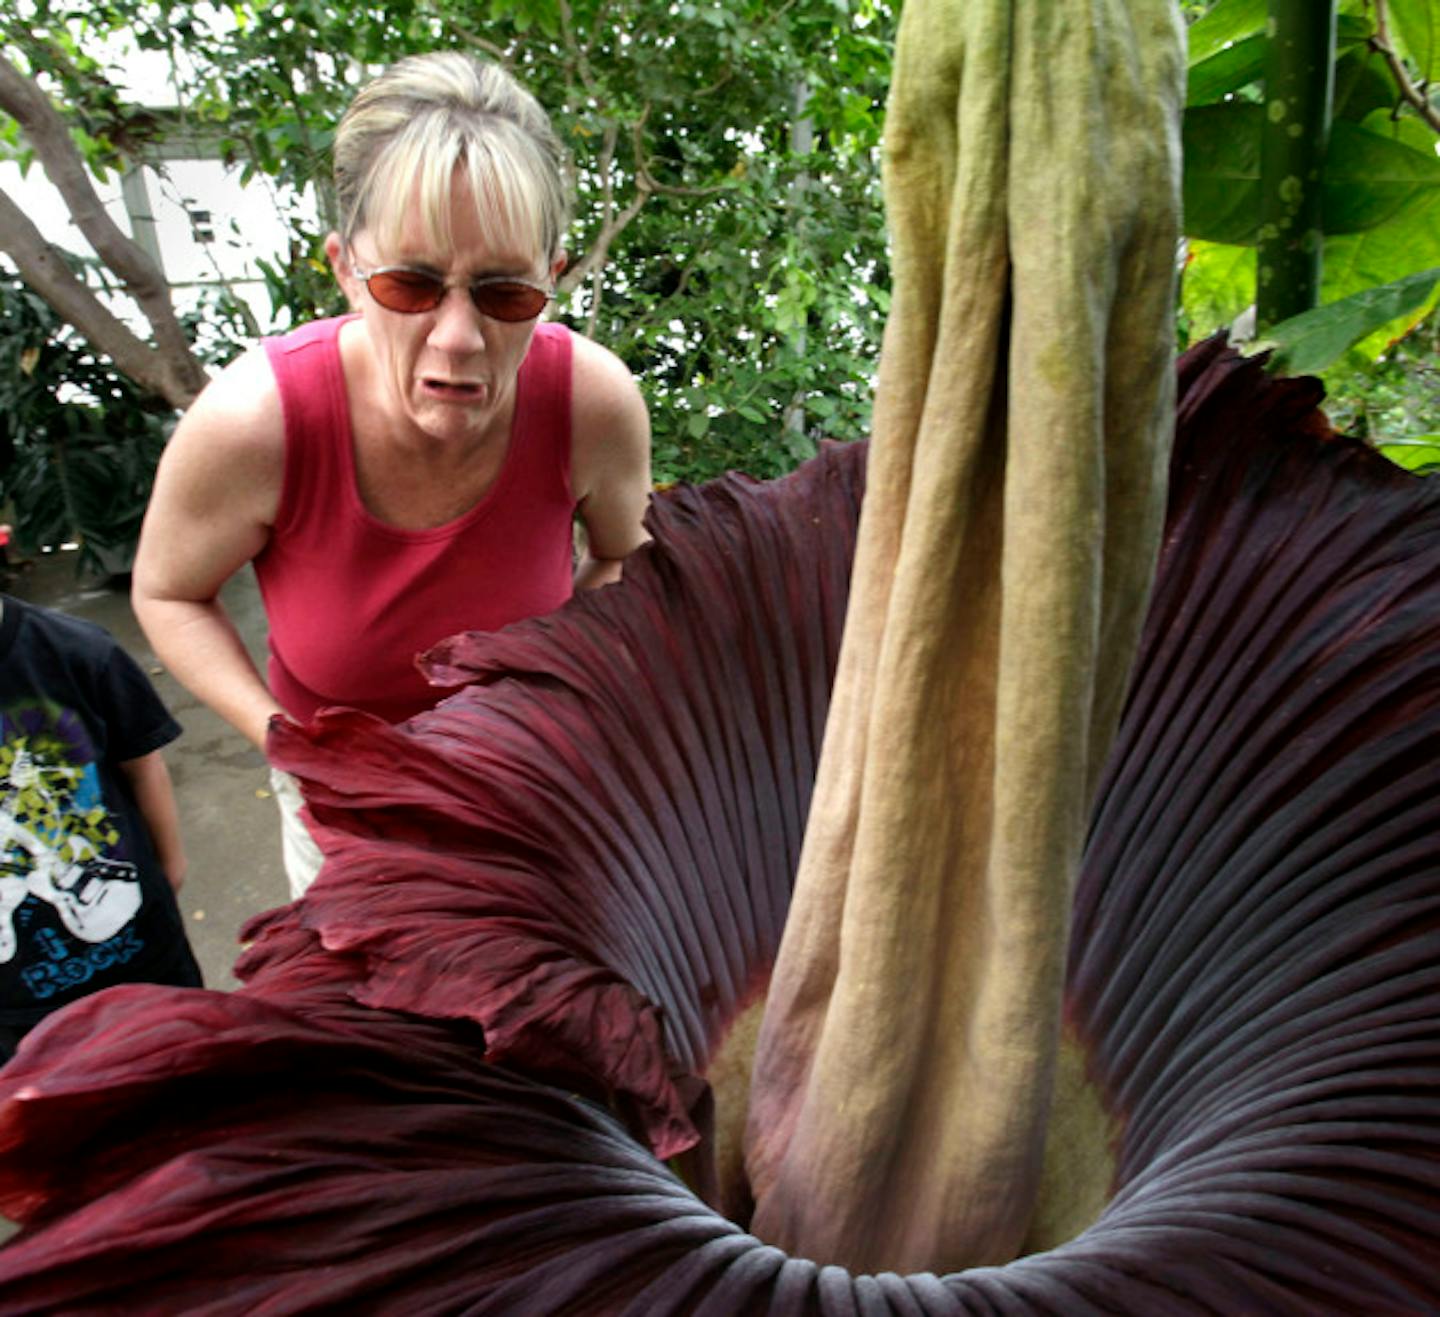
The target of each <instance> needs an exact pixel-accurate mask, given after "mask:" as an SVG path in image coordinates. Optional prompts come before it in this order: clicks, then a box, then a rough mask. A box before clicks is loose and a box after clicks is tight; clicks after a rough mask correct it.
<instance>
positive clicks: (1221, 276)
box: [1180, 241, 1255, 337]
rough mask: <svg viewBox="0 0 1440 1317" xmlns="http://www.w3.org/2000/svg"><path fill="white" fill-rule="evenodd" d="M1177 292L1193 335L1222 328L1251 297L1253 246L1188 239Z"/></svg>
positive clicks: (1253, 281)
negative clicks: (1190, 240)
mask: <svg viewBox="0 0 1440 1317" xmlns="http://www.w3.org/2000/svg"><path fill="white" fill-rule="evenodd" d="M1180 291H1181V304H1182V306H1183V308H1184V310H1185V314H1186V315H1187V317H1188V318H1189V320H1190V325H1191V329H1192V332H1193V334H1194V335H1195V336H1196V337H1205V336H1207V335H1209V334H1213V333H1214V332H1215V331H1216V330H1217V329H1223V328H1226V327H1227V326H1228V325H1229V324H1230V322H1231V321H1232V320H1234V319H1235V317H1236V316H1238V315H1239V314H1240V313H1241V312H1242V311H1243V310H1245V308H1246V307H1247V306H1249V305H1250V304H1251V303H1252V302H1253V301H1254V300H1255V248H1253V247H1237V246H1230V245H1227V244H1223V243H1215V242H1199V241H1197V242H1191V243H1190V244H1189V254H1188V256H1187V259H1186V262H1185V271H1184V275H1183V277H1182V279H1181V284H1180Z"/></svg>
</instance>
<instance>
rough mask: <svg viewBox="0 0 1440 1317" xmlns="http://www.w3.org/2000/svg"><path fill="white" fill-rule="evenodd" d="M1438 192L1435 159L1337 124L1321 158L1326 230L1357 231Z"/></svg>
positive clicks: (1363, 128)
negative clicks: (1322, 163)
mask: <svg viewBox="0 0 1440 1317" xmlns="http://www.w3.org/2000/svg"><path fill="white" fill-rule="evenodd" d="M1437 188H1440V157H1437V156H1436V154H1435V151H1434V149H1433V146H1432V148H1431V149H1430V150H1429V151H1417V150H1414V149H1412V148H1411V147H1410V146H1407V145H1406V144H1405V143H1404V142H1402V141H1400V140H1398V139H1397V138H1395V137H1390V136H1386V135H1384V134H1382V133H1377V132H1373V131H1371V129H1370V128H1369V126H1368V125H1365V124H1355V123H1349V122H1347V121H1345V120H1337V121H1336V122H1335V123H1334V124H1333V125H1332V126H1331V133H1330V150H1329V153H1328V154H1327V155H1326V158H1325V232H1326V233H1327V234H1332V235H1335V234H1343V233H1360V232H1363V231H1364V230H1365V229H1371V228H1374V227H1375V226H1376V225H1377V224H1382V223H1384V221H1386V220H1387V219H1389V218H1390V217H1391V216H1393V215H1395V214H1396V213H1397V212H1398V211H1400V210H1401V209H1402V208H1403V207H1405V206H1406V205H1408V204H1410V203H1411V202H1412V201H1415V200H1418V199H1419V198H1421V197H1423V196H1424V195H1426V193H1427V192H1428V193H1430V194H1432V195H1433V194H1434V192H1435V190H1436V189H1437Z"/></svg>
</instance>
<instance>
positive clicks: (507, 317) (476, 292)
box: [350, 265, 554, 325]
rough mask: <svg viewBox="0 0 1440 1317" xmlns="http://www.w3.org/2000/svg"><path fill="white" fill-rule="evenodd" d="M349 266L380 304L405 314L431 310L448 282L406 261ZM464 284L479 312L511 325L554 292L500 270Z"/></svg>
mask: <svg viewBox="0 0 1440 1317" xmlns="http://www.w3.org/2000/svg"><path fill="white" fill-rule="evenodd" d="M350 268H351V271H352V273H353V274H354V275H355V277H356V278H357V279H359V280H360V282H361V283H363V284H364V285H365V287H366V288H368V289H369V290H370V296H371V297H373V298H374V299H375V300H376V301H377V302H379V303H380V305H381V306H383V307H384V308H385V309H386V310H387V311H399V312H400V313H401V314H402V315H407V316H408V315H418V314H419V313H420V312H422V311H433V310H434V309H435V308H436V307H437V306H439V305H440V303H441V302H442V301H444V300H445V290H446V289H447V288H449V287H450V286H451V285H449V284H447V283H446V282H445V280H444V279H442V278H440V276H439V275H437V274H427V273H426V272H425V271H424V270H414V269H411V268H410V266H408V265H382V266H381V267H380V268H379V269H378V270H369V271H366V270H362V269H360V267H359V266H356V265H352V266H351V267H350ZM467 287H468V289H469V292H470V300H471V301H472V302H474V303H475V309H476V310H477V311H479V312H480V313H481V315H487V316H489V317H490V318H491V319H492V320H503V321H504V322H505V323H506V324H511V325H514V324H519V323H520V322H521V321H524V320H534V319H535V317H536V316H538V315H539V314H540V312H542V311H543V310H544V309H545V304H546V303H547V302H548V301H549V300H550V299H551V298H552V297H553V296H554V294H553V293H552V292H550V290H549V289H547V288H541V287H540V286H539V285H538V284H532V283H529V282H527V281H526V280H524V279H514V278H511V277H510V276H509V275H503V274H496V275H487V276H486V277H485V278H483V279H474V280H472V281H471V282H470V283H469V284H468V285H467Z"/></svg>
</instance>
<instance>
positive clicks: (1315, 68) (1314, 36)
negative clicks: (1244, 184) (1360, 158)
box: [1255, 0, 1335, 332]
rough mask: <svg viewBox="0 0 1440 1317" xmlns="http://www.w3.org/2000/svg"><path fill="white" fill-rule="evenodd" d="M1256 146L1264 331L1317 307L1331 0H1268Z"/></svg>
mask: <svg viewBox="0 0 1440 1317" xmlns="http://www.w3.org/2000/svg"><path fill="white" fill-rule="evenodd" d="M1267 35H1268V37H1269V40H1268V41H1267V42H1266V52H1265V127H1264V129H1263V134H1262V137H1261V142H1260V189H1261V209H1260V262H1259V265H1260V269H1259V280H1258V286H1257V288H1256V297H1255V311H1256V321H1257V323H1258V328H1259V329H1260V330H1261V331H1262V332H1263V331H1264V330H1265V329H1266V328H1268V327H1269V326H1271V325H1274V324H1278V323H1279V322H1280V321H1282V320H1286V319H1288V318H1289V317H1290V316H1293V315H1298V314H1299V313H1300V312H1301V311H1308V310H1309V309H1310V308H1311V307H1314V306H1317V305H1319V301H1320V270H1321V256H1322V250H1323V246H1324V244H1323V228H1322V224H1321V214H1320V198H1321V180H1322V178H1323V175H1324V170H1325V152H1326V149H1327V147H1328V145H1329V141H1330V107H1331V101H1332V98H1333V93H1334V86H1335V0H1269V25H1268V32H1267Z"/></svg>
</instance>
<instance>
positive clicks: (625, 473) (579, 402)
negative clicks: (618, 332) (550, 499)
mask: <svg viewBox="0 0 1440 1317" xmlns="http://www.w3.org/2000/svg"><path fill="white" fill-rule="evenodd" d="M573 370H574V378H573V391H572V396H573V398H574V403H573V404H572V408H571V418H572V419H571V426H572V450H571V459H570V479H571V490H572V492H573V493H574V495H575V498H576V501H577V503H578V505H579V509H580V520H581V523H582V524H583V525H584V528H585V538H586V552H585V555H584V557H582V559H581V561H580V564H579V566H578V567H577V568H576V571H575V588H576V589H578V590H587V589H593V588H595V587H596V586H600V585H607V584H609V583H610V582H611V581H618V580H619V579H620V572H621V564H622V561H623V559H624V558H625V557H626V556H627V555H628V554H630V553H632V552H634V550H635V549H637V548H639V546H640V545H642V544H644V543H645V541H646V539H647V538H648V537H647V536H646V534H645V530H644V528H643V526H642V524H641V522H642V519H643V517H644V516H645V508H646V505H647V504H648V503H649V500H650V413H649V412H648V411H647V410H646V408H645V400H644V398H643V397H641V395H640V388H639V386H638V385H637V384H636V383H635V377H634V376H633V375H631V374H630V371H629V370H628V369H627V368H626V366H625V365H624V363H623V362H622V361H621V360H620V359H619V358H618V357H617V356H615V354H614V353H612V352H610V351H608V350H607V349H605V348H602V347H600V346H599V344H597V343H592V342H591V341H590V340H589V339H586V338H581V337H579V336H578V335H577V336H576V338H575V355H574V366H573Z"/></svg>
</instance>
